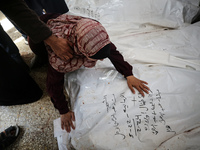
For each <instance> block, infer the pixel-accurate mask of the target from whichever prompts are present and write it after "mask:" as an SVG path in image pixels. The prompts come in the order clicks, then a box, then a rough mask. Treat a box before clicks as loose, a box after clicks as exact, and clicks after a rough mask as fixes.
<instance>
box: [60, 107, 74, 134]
mask: <svg viewBox="0 0 200 150" xmlns="http://www.w3.org/2000/svg"><path fill="white" fill-rule="evenodd" d="M60 118H61V128H62V129H63V130H64V129H65V130H66V131H67V132H71V127H72V129H75V126H74V124H73V122H72V121H75V116H74V112H72V111H69V112H68V113H66V114H62V115H60Z"/></svg>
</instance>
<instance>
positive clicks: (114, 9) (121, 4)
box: [66, 0, 199, 28]
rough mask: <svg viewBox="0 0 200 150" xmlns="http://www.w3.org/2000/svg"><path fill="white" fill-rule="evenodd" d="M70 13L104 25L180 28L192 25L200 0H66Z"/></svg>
mask: <svg viewBox="0 0 200 150" xmlns="http://www.w3.org/2000/svg"><path fill="white" fill-rule="evenodd" d="M66 3H67V5H68V6H69V9H70V12H73V13H75V14H78V15H81V16H86V17H90V18H94V19H97V20H99V21H100V22H101V23H103V24H104V23H113V22H115V23H119V24H120V23H121V22H123V23H124V22H132V23H138V24H146V23H149V24H154V25H159V26H164V27H171V28H177V27H180V26H183V25H184V23H191V21H192V19H193V18H194V17H195V16H196V14H197V12H198V11H199V0H192V1H191V0H151V1H147V0H88V1H83V0H66Z"/></svg>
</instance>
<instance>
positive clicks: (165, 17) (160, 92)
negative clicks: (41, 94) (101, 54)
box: [54, 0, 200, 150]
mask: <svg viewBox="0 0 200 150" xmlns="http://www.w3.org/2000/svg"><path fill="white" fill-rule="evenodd" d="M66 3H67V4H68V6H69V8H70V11H71V12H70V13H74V14H76V15H82V16H87V17H91V18H96V19H98V20H99V21H100V22H102V24H103V25H104V26H105V27H106V29H107V31H108V33H109V35H110V38H111V41H112V42H113V43H114V44H115V45H116V46H117V48H118V50H119V51H120V52H121V53H122V54H123V56H124V57H125V59H126V60H127V61H128V62H129V63H130V64H132V65H133V73H134V75H135V76H136V77H137V78H139V79H141V80H145V81H147V82H148V84H149V85H148V86H149V88H150V89H151V90H150V92H149V94H146V95H145V97H144V98H143V97H142V96H141V95H140V94H138V92H136V94H132V93H131V91H130V90H129V88H128V86H127V83H126V80H125V79H124V77H123V76H122V75H121V74H119V73H118V72H117V71H116V70H115V69H114V67H113V65H112V64H111V62H110V61H109V60H108V59H105V60H104V61H102V62H101V61H99V62H98V63H97V65H96V66H95V68H91V69H87V68H81V69H79V70H77V71H75V72H73V73H69V74H66V83H65V87H66V90H67V92H68V94H69V96H70V99H71V107H72V110H73V111H74V112H75V117H76V121H75V124H76V129H75V130H73V131H72V132H70V134H67V133H66V132H65V131H64V130H62V129H61V128H60V120H59V119H57V120H55V121H54V129H55V130H54V132H55V137H57V139H58V146H59V149H60V150H64V149H71V148H72V147H73V148H74V149H77V150H88V149H94V150H100V149H101V150H102V149H103V150H108V149H111V150H141V149H142V150H153V149H157V150H165V149H176V150H186V149H194V150H199V148H200V143H199V139H200V111H199V108H200V71H199V70H200V49H199V47H200V43H199V39H200V37H199V33H200V22H197V23H195V24H192V25H191V24H190V22H191V20H192V19H193V18H194V17H195V16H196V15H197V13H198V11H199V8H198V5H199V1H198V0H190V1H189V0H188V1H187V0H184V1H181V0H159V1H158V0H152V1H148V2H147V1H145V2H143V0H142V1H141V0H140V1H139V0H131V1H130V0H108V1H104V0H101V1H95V0H90V1H82V0H73V1H71V0H68V1H66ZM158 25H159V26H158ZM171 28H174V29H171Z"/></svg>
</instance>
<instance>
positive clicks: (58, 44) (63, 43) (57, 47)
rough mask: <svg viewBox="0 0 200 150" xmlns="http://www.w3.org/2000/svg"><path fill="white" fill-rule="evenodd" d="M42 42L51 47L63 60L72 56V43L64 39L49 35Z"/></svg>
mask: <svg viewBox="0 0 200 150" xmlns="http://www.w3.org/2000/svg"><path fill="white" fill-rule="evenodd" d="M44 42H45V43H46V44H47V45H49V46H50V47H51V49H52V50H53V51H54V53H55V54H56V55H57V56H58V57H60V58H61V59H63V60H68V59H70V58H72V57H73V50H72V44H71V43H70V42H68V41H67V40H66V39H63V38H57V37H56V36H54V35H51V36H50V37H49V38H47V39H46V40H44Z"/></svg>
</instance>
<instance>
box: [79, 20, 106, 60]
mask: <svg viewBox="0 0 200 150" xmlns="http://www.w3.org/2000/svg"><path fill="white" fill-rule="evenodd" d="M75 35H76V38H77V48H78V50H79V51H80V52H81V53H82V54H83V55H85V56H86V57H90V58H94V59H103V58H106V57H108V56H109V54H110V46H109V44H110V39H109V36H108V34H107V32H106V30H105V28H104V27H103V26H102V25H101V24H100V23H99V22H97V21H94V20H92V19H82V20H80V21H79V22H78V24H77V26H76V31H75ZM95 55H96V56H95Z"/></svg>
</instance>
